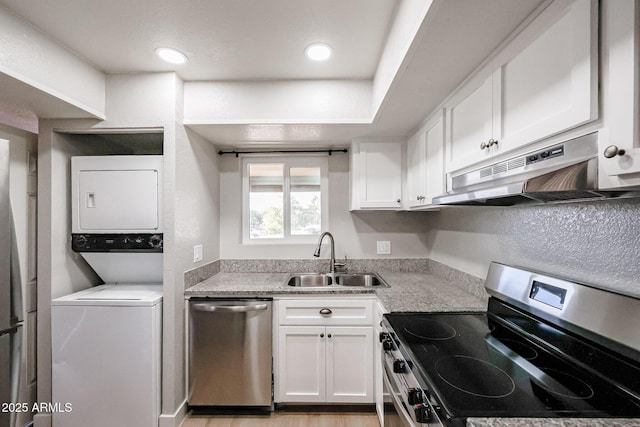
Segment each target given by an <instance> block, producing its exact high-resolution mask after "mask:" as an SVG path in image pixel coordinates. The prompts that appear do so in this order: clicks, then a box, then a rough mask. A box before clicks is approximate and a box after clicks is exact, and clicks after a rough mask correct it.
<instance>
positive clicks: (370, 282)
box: [336, 273, 389, 287]
mask: <svg viewBox="0 0 640 427" xmlns="http://www.w3.org/2000/svg"><path fill="white" fill-rule="evenodd" d="M336 285H339V286H365V287H371V286H374V287H389V285H387V284H386V282H385V281H384V280H382V279H381V278H380V277H379V276H378V275H377V274H375V273H354V274H336Z"/></svg>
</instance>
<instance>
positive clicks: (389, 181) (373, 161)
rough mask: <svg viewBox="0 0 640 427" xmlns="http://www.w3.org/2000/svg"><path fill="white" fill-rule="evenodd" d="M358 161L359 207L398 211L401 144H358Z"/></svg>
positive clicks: (400, 189) (400, 179) (400, 178)
mask: <svg viewBox="0 0 640 427" xmlns="http://www.w3.org/2000/svg"><path fill="white" fill-rule="evenodd" d="M358 162H359V166H360V176H359V180H358V191H359V196H360V200H359V201H360V203H359V205H360V208H383V209H389V208H393V209H399V208H400V206H401V205H400V203H401V195H402V144H399V143H395V142H388V143H387V142H379V143H374V142H371V143H370V142H365V143H361V144H360V153H359V156H358Z"/></svg>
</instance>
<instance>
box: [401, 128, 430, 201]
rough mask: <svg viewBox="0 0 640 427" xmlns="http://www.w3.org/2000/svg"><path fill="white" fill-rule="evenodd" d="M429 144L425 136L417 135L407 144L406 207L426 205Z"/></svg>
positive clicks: (422, 134)
mask: <svg viewBox="0 0 640 427" xmlns="http://www.w3.org/2000/svg"><path fill="white" fill-rule="evenodd" d="M426 162H427V142H426V139H425V134H424V133H422V132H420V133H417V134H416V135H415V136H414V137H413V138H411V139H409V141H408V142H407V191H406V193H405V200H406V206H407V207H409V208H413V207H416V206H422V205H424V204H425V183H426V176H425V166H426Z"/></svg>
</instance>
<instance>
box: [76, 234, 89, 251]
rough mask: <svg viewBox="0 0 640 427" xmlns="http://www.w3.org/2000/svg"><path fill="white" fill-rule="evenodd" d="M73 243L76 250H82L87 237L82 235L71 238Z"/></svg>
mask: <svg viewBox="0 0 640 427" xmlns="http://www.w3.org/2000/svg"><path fill="white" fill-rule="evenodd" d="M73 243H74V244H75V246H76V247H78V248H84V247H85V246H86V245H87V236H84V235H82V234H78V235H76V236H73Z"/></svg>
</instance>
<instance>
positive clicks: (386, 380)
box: [382, 365, 416, 427]
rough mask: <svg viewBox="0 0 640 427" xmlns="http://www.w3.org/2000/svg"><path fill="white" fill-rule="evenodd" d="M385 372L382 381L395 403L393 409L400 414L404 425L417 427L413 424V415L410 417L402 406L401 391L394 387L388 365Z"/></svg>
mask: <svg viewBox="0 0 640 427" xmlns="http://www.w3.org/2000/svg"><path fill="white" fill-rule="evenodd" d="M383 371H384V372H383V375H382V380H383V381H384V383H385V385H386V386H387V389H388V390H389V395H390V396H391V400H392V401H393V407H394V408H396V412H398V414H399V415H400V418H401V420H402V423H403V424H404V425H405V426H408V427H415V425H416V424H415V423H414V422H413V419H412V418H411V415H409V413H408V412H407V410H406V408H405V406H404V405H403V404H402V402H401V401H400V398H399V397H398V395H399V394H400V390H397V389H396V388H394V387H393V383H392V381H391V376H390V374H389V368H388V367H387V366H386V365H384V370H383Z"/></svg>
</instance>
